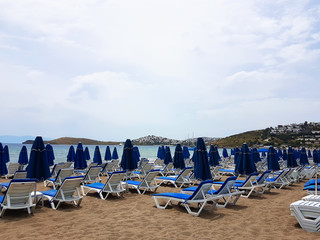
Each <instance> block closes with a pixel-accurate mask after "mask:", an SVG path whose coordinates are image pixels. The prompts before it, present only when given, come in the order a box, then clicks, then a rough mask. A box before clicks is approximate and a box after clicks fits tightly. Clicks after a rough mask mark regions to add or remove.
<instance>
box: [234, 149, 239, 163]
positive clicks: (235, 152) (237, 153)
mask: <svg viewBox="0 0 320 240" xmlns="http://www.w3.org/2000/svg"><path fill="white" fill-rule="evenodd" d="M239 154H240V149H239V148H238V147H235V148H234V164H237V159H238V157H239Z"/></svg>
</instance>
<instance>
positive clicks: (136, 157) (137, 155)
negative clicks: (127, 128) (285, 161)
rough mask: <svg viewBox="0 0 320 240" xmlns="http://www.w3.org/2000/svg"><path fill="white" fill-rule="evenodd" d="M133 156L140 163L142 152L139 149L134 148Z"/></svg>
mask: <svg viewBox="0 0 320 240" xmlns="http://www.w3.org/2000/svg"><path fill="white" fill-rule="evenodd" d="M133 154H134V156H135V159H136V161H137V162H139V161H140V152H139V148H138V147H133Z"/></svg>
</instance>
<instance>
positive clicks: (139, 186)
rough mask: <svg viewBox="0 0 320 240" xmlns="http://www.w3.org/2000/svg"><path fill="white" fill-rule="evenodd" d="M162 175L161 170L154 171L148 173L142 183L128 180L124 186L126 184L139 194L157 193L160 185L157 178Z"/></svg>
mask: <svg viewBox="0 0 320 240" xmlns="http://www.w3.org/2000/svg"><path fill="white" fill-rule="evenodd" d="M159 173H160V170H158V169H154V170H151V171H149V172H148V173H147V175H146V176H145V177H144V178H143V179H142V181H141V182H139V181H133V180H128V181H127V182H124V183H123V184H126V185H127V186H128V187H129V188H133V189H136V190H137V191H138V193H139V194H141V191H142V194H144V193H145V192H146V191H154V192H155V191H156V190H157V188H158V187H159V185H158V184H157V182H156V180H155V177H156V176H157V175H158V174H159Z"/></svg>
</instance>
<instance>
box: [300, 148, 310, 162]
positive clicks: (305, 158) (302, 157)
mask: <svg viewBox="0 0 320 240" xmlns="http://www.w3.org/2000/svg"><path fill="white" fill-rule="evenodd" d="M300 165H309V161H308V156H307V151H306V149H305V148H302V149H301V151H300Z"/></svg>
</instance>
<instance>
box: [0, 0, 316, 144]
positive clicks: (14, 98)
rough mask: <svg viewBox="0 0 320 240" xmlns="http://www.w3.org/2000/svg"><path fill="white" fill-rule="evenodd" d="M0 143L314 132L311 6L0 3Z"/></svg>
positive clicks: (165, 1) (203, 0) (208, 0)
mask: <svg viewBox="0 0 320 240" xmlns="http://www.w3.org/2000/svg"><path fill="white" fill-rule="evenodd" d="M0 9H1V10H0V84H1V85H0V100H1V109H0V110H1V115H0V124H1V134H0V135H17V136H21V135H42V136H44V137H47V138H57V137H62V136H71V137H87V138H93V139H99V140H120V141H121V140H125V139H126V138H138V137H142V136H145V135H149V134H153V135H158V136H163V137H169V138H175V139H185V138H187V137H188V135H189V137H191V136H193V135H194V136H195V137H198V136H210V137H225V136H229V135H233V134H237V133H241V132H244V131H249V130H255V129H263V128H266V127H270V126H276V125H278V124H290V123H300V122H304V121H315V122H320V79H319V76H320V2H319V1H316V0H314V1H304V0H296V1H294V0H287V1H286V0H279V1H276V0H273V1H254V0H241V1H227V0H225V1H219V0H215V1H212V0H197V1H196V0H193V1H191V0H135V1H132V0H110V1H94V0H87V1H81V0H68V1H62V0H61V1H36V0H29V1H25V0H14V1H12V0H0Z"/></svg>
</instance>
